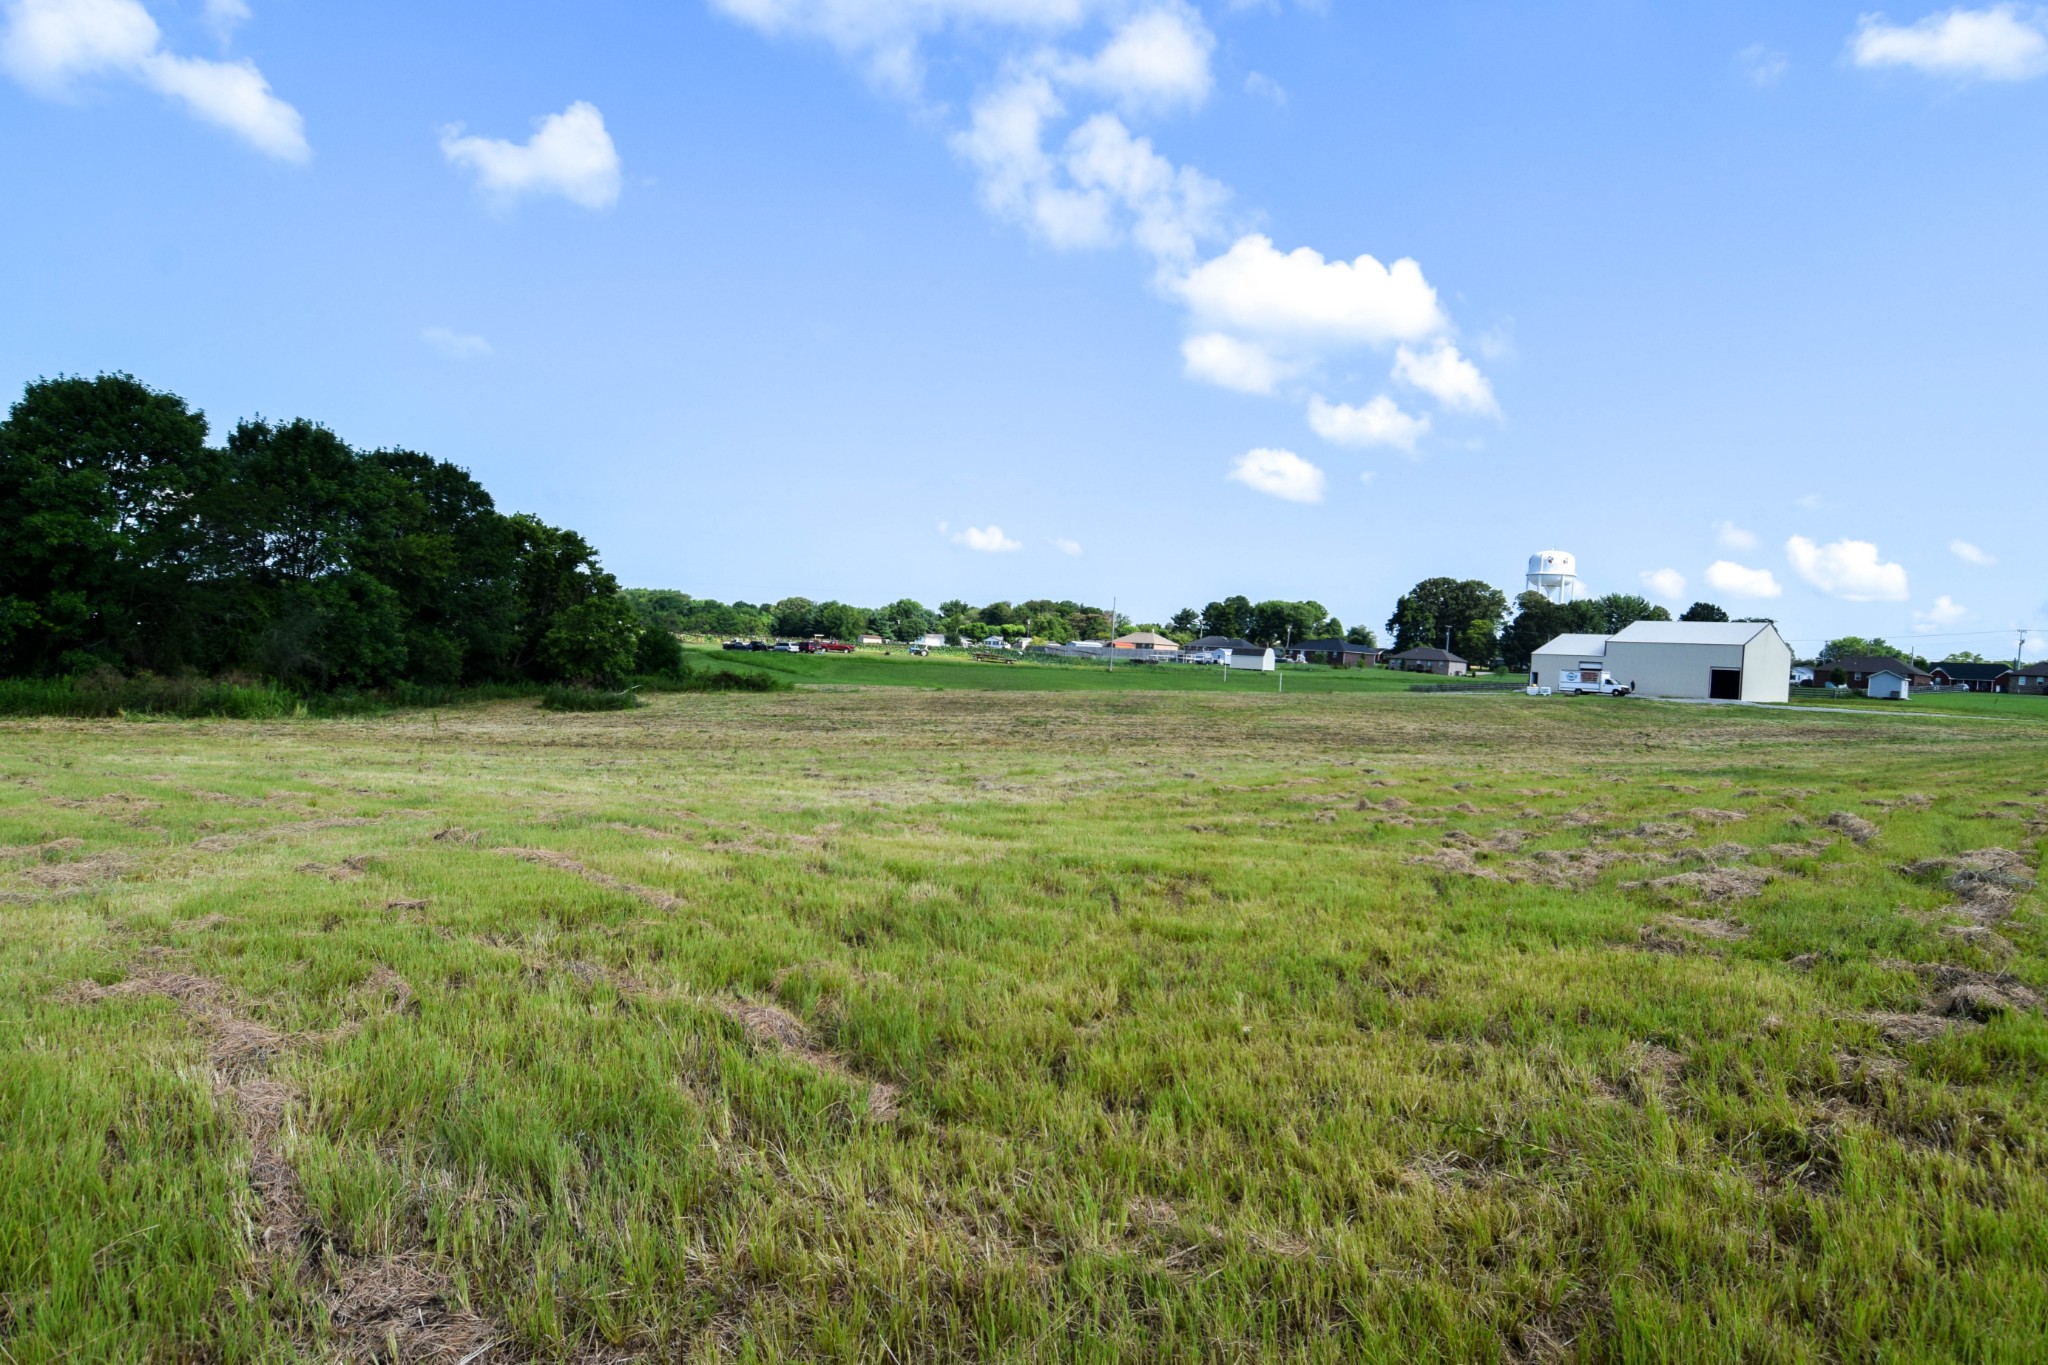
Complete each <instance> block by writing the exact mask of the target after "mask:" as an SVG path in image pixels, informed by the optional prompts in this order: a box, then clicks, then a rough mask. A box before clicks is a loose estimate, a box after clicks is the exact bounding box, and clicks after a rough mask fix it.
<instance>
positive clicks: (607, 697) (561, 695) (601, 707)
mask: <svg viewBox="0 0 2048 1365" xmlns="http://www.w3.org/2000/svg"><path fill="white" fill-rule="evenodd" d="M639 704H640V699H639V698H638V697H636V696H634V695H633V694H632V693H631V692H630V691H628V692H601V691H599V690H598V689H596V688H594V687H550V688H549V689H548V690H547V691H545V692H543V693H541V694H540V709H541V710H543V711H630V710H632V709H633V708H634V707H636V706H638V705H639Z"/></svg>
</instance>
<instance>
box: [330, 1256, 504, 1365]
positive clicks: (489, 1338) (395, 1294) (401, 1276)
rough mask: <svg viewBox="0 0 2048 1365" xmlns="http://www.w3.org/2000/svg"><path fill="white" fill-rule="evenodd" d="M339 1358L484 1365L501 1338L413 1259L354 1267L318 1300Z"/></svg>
mask: <svg viewBox="0 0 2048 1365" xmlns="http://www.w3.org/2000/svg"><path fill="white" fill-rule="evenodd" d="M321 1297H322V1298H323V1299H324V1300H325V1302H326V1304H327V1311H328V1315H329V1319H330V1321H331V1322H332V1323H333V1325H334V1332H335V1335H336V1337H337V1338H338V1339H339V1340H338V1342H337V1345H339V1346H340V1347H341V1356H342V1358H343V1359H345V1360H360V1361H379V1362H383V1361H392V1362H407V1365H411V1362H427V1361H434V1362H444V1361H445V1362H448V1365H456V1362H463V1361H471V1360H479V1361H481V1360H488V1359H489V1356H488V1355H487V1354H485V1353H487V1352H488V1351H489V1349H490V1346H491V1344H492V1343H493V1342H494V1341H496V1340H497V1339H498V1337H499V1333H498V1331H497V1329H496V1328H495V1327H493V1326H492V1325H491V1324H490V1322H488V1321H487V1320H485V1319H484V1318H481V1317H479V1316H478V1315H477V1314H476V1313H474V1312H472V1311H471V1310H470V1309H469V1307H468V1306H467V1305H465V1304H463V1303H461V1302H460V1301H459V1300H458V1298H457V1297H456V1294H455V1290H454V1285H453V1284H452V1283H451V1282H450V1280H449V1278H448V1276H447V1274H446V1273H445V1272H443V1271H441V1270H440V1269H439V1268H438V1267H436V1266H434V1265H433V1264H432V1263H430V1262H429V1261H427V1260H425V1259H424V1258H422V1257H420V1256H419V1255H417V1254H412V1253H408V1254H405V1255H400V1256H391V1257H385V1258H383V1259H380V1260H374V1261H370V1260H364V1261H358V1262H355V1263H354V1264H352V1265H350V1266H349V1267H347V1269H346V1270H345V1271H344V1272H343V1273H341V1274H340V1275H338V1276H337V1277H336V1283H335V1285H334V1287H333V1288H332V1289H331V1290H330V1291H329V1292H327V1293H326V1294H323V1295H322V1296H321Z"/></svg>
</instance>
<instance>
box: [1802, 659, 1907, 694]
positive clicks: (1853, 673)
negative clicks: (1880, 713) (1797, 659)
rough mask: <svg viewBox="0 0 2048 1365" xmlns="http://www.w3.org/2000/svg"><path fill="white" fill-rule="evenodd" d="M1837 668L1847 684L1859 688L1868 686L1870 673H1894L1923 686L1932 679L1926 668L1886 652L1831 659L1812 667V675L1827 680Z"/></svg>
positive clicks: (1817, 678)
mask: <svg viewBox="0 0 2048 1365" xmlns="http://www.w3.org/2000/svg"><path fill="white" fill-rule="evenodd" d="M1838 668H1839V669H1841V670H1842V677H1843V679H1844V680H1845V682H1846V683H1847V685H1848V686H1850V687H1854V688H1859V689H1860V688H1865V687H1868V686H1870V679H1871V675H1872V674H1876V673H1896V674H1898V675H1899V676H1900V677H1902V678H1904V679H1905V680H1906V681H1907V682H1910V683H1912V684H1913V685H1914V686H1915V687H1925V686H1927V685H1928V684H1929V683H1931V682H1933V681H1934V679H1933V678H1931V677H1929V676H1928V673H1927V670H1926V669H1924V668H1915V667H1913V665H1912V664H1910V663H1908V662H1907V661H1906V660H1904V659H1895V658H1893V657H1892V656H1890V655H1888V654H1876V655H1870V656H1859V657H1856V658H1842V659H1831V660H1829V661H1828V662H1827V663H1824V664H1821V665H1820V666H1819V667H1817V668H1816V669H1814V677H1815V679H1816V680H1817V681H1819V682H1827V681H1829V680H1830V679H1832V678H1833V677H1834V674H1835V670H1836V669H1838Z"/></svg>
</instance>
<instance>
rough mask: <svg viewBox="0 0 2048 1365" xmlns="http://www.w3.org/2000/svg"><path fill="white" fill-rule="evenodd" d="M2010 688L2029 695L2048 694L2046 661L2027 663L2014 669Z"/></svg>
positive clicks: (2047, 665) (2047, 666)
mask: <svg viewBox="0 0 2048 1365" xmlns="http://www.w3.org/2000/svg"><path fill="white" fill-rule="evenodd" d="M2012 690H2013V691H2015V692H2020V693H2024V694H2026V695H2027V696H2030V697H2039V696H2042V695H2048V662H2042V663H2038V664H2028V665H2027V666H2026V667H2025V668H2021V669H2016V670H2014V672H2013V675H2012Z"/></svg>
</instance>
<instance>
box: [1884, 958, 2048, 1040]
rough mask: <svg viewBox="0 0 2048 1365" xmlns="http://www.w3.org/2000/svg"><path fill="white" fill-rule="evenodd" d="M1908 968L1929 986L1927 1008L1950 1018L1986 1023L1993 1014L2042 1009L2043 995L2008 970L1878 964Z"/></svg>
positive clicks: (1943, 963) (1919, 964)
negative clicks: (1994, 970)
mask: <svg viewBox="0 0 2048 1365" xmlns="http://www.w3.org/2000/svg"><path fill="white" fill-rule="evenodd" d="M1878 965H1879V966H1882V967H1890V968H1893V969H1894V970H1898V971H1908V972H1911V973H1913V975H1915V976H1917V977H1919V978H1920V981H1921V983H1922V984H1923V985H1924V986H1925V987H1926V988H1927V991H1928V997H1927V1011H1928V1013H1930V1014H1934V1015H1938V1016H1940V1017H1942V1018H1947V1019H1967V1020H1971V1021H1973V1022H1975V1023H1980V1024H1981V1023H1984V1022H1986V1021H1988V1020H1990V1019H1991V1018H1992V1017H1993V1016H1994V1015H2000V1014H2005V1013H2008V1012H2022V1011H2027V1010H2039V1009H2040V1008H2041V997H2040V996H2039V995H2037V994H2035V993H2034V992H2033V990H2031V989H2030V988H2028V987H2027V986H2026V985H2025V984H2024V983H2023V982H2021V981H2020V980H2019V978H2018V977H2015V976H2013V975H2011V974H2010V973H2008V972H1980V971H1976V970H1974V969H1973V968H1970V967H1958V966H1956V965H1954V964H1953V963H1948V962H1897V961H1888V962H1881V963H1879V964H1878Z"/></svg>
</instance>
